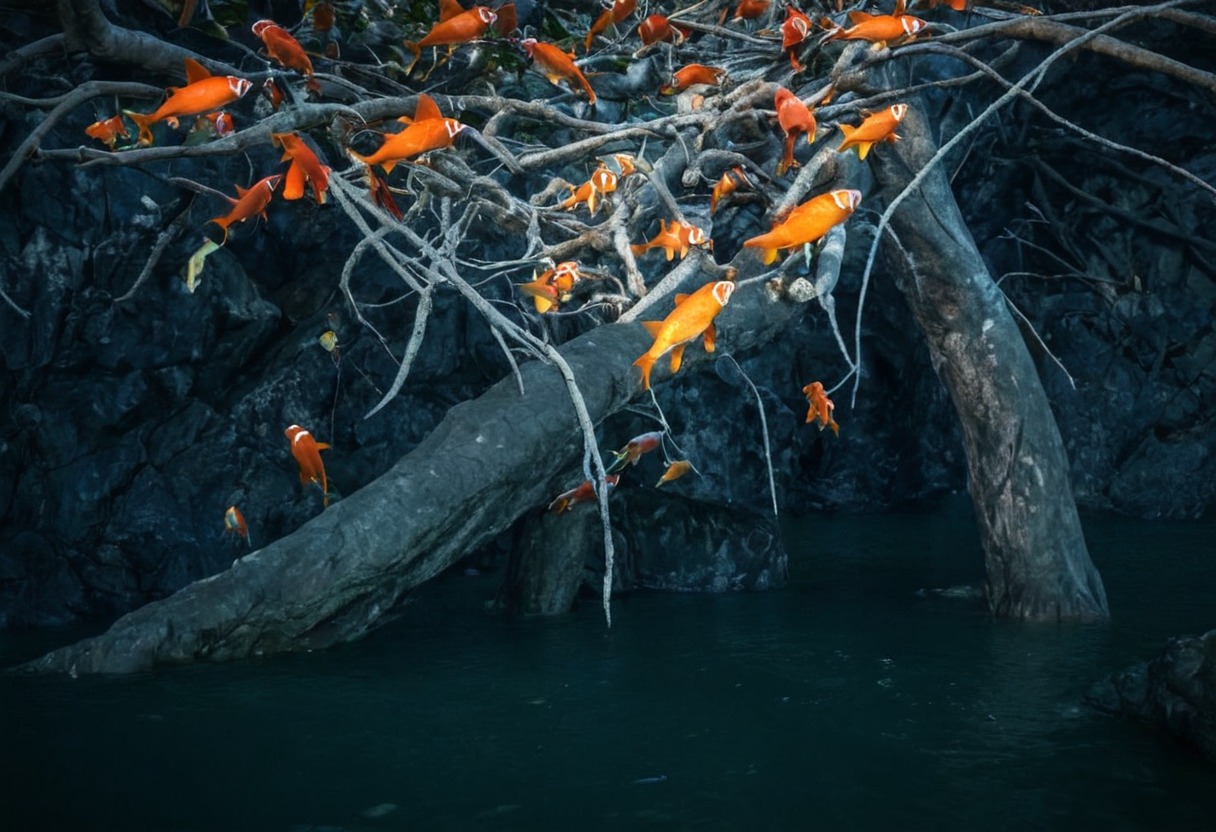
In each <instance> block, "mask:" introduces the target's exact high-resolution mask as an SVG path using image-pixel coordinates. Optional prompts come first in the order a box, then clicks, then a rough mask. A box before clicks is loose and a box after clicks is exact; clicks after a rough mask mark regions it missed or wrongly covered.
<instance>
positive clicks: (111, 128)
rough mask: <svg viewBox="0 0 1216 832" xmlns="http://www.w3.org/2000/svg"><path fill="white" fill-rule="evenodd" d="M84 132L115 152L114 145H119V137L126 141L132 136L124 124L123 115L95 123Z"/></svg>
mask: <svg viewBox="0 0 1216 832" xmlns="http://www.w3.org/2000/svg"><path fill="white" fill-rule="evenodd" d="M84 132H85V135H86V136H89V137H90V138H94V139H97V141H99V142H104V143H105V145H106V147H108V148H110V150H113V149H114V145H115V144H117V143H118V137H119V136H122V137H123V138H124V139H126V138H130V135H131V134H130V133H128V132H127V125H125V124H123V123H122V116H121V115H117V116H112V117H110V118H105V119H102V120H101V121H95V122H93V123H92V124H90V125H89V126H88V127H86V128H84Z"/></svg>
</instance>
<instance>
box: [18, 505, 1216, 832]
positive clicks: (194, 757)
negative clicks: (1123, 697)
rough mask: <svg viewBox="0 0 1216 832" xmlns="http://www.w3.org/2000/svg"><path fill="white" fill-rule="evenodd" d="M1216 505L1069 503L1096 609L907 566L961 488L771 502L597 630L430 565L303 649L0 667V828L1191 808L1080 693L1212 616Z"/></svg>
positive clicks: (1121, 814) (1198, 767)
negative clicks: (945, 495) (1045, 609)
mask: <svg viewBox="0 0 1216 832" xmlns="http://www.w3.org/2000/svg"><path fill="white" fill-rule="evenodd" d="M1214 530H1216V524H1213V523H1210V522H1208V523H1202V524H1188V525H1180V524H1179V525H1174V524H1160V523H1158V524H1149V523H1144V522H1139V521H1131V520H1121V519H1110V518H1088V519H1087V523H1086V534H1087V539H1088V540H1089V544H1090V549H1091V552H1092V554H1093V556H1094V559H1095V561H1096V562H1097V563H1098V566H1099V568H1100V569H1101V570H1102V572H1103V576H1104V578H1105V580H1106V586H1107V590H1108V593H1109V595H1110V601H1111V607H1112V609H1113V611H1114V616H1115V618H1114V621H1113V622H1112V623H1111V624H1110V625H1109V626H1104V627H1103V626H1064V627H1058V626H1043V625H1024V624H1017V623H1011V622H996V621H992V620H990V619H989V618H987V617H986V616H985V614H984V613H983V612H982V611H981V610H980V609H979V608H978V607H977V606H975V602H969V601H966V600H955V599H948V598H943V597H940V596H937V595H934V594H931V593H930V594H927V595H923V596H922V595H918V594H917V590H918V589H923V588H932V587H946V586H952V585H958V584H969V583H976V582H977V581H978V580H979V577H980V571H979V570H980V556H979V551H978V544H977V543H976V540H975V532H974V527H973V525H972V524H971V521H970V515H969V510H968V508H967V506H966V505H965V504H964V503H957V502H956V503H953V504H952V505H951V506H949V507H947V508H946V509H944V510H941V511H937V512H933V513H931V514H899V515H888V516H882V517H830V518H823V517H814V518H808V519H806V520H802V521H796V522H791V523H789V524H788V527H787V532H788V540H789V544H790V553H791V573H792V575H791V582H790V585H789V586H788V587H787V588H786V589H784V590H781V591H777V592H769V593H757V594H746V595H726V596H700V595H667V594H650V593H642V594H635V595H632V596H629V597H626V598H620V599H618V600H617V602H616V604H615V606H614V622H615V623H614V626H613V628H612V630H611V631H606V630H605V628H604V625H603V620H602V617H601V615H600V613H599V610H598V606H597V605H596V604H595V603H593V602H588V603H586V604H583V605H582V606H581V607H580V608H579V610H578V611H576V612H575V613H574V614H573V615H570V616H566V617H564V618H561V619H559V620H556V621H548V622H539V621H526V622H523V621H512V620H507V619H503V618H501V617H499V616H497V615H494V614H489V613H486V612H485V611H484V609H483V604H484V602H485V600H486V599H487V598H489V597H491V596H492V595H493V592H494V589H495V587H496V585H497V581H498V576H497V575H495V574H485V575H481V576H477V577H466V576H463V575H460V574H453V575H450V576H446V577H444V578H442V579H440V580H437V581H434V582H432V583H431V584H429V585H427V586H425V587H423V588H421V589H420V590H419V591H418V592H417V594H416V597H415V601H414V603H412V604H411V605H410V606H408V607H407V608H406V609H405V610H404V612H403V614H402V616H401V618H400V619H399V620H398V621H397V622H395V623H394V624H392V625H391V626H389V627H387V628H385V629H384V630H382V631H380V632H378V633H377V634H375V635H374V636H373V637H372V638H370V639H368V640H366V641H364V642H362V643H359V644H355V645H349V646H346V647H344V648H341V649H337V650H333V651H330V652H326V653H316V654H306V655H298V656H287V657H279V658H275V659H270V660H263V661H252V662H243V663H239V664H229V665H216V666H202V667H185V668H178V669H173V670H168V671H162V672H158V673H156V674H154V675H149V676H145V677H141V678H136V679H118V680H115V679H101V680H98V679H79V680H76V681H71V680H68V679H61V678H55V679H42V678H24V677H7V678H0V767H2V768H0V830H4V832H17V830H38V829H48V830H124V832H135V831H136V830H246V829H249V830H282V832H304V831H305V830H313V832H316V830H321V829H326V830H336V829H342V830H373V829H376V830H378V829H399V830H463V829H471V830H481V829H519V830H576V829H577V830H584V829H710V830H733V829H747V830H768V829H771V830H803V829H883V830H888V829H890V830H902V829H933V830H938V829H941V830H955V829H967V830H988V829H992V830H1003V829H1009V830H1014V829H1017V830H1026V829H1061V830H1084V829H1095V830H1098V829H1100V830H1117V829H1157V830H1159V829H1169V830H1204V829H1213V828H1216V765H1213V764H1209V763H1205V762H1204V761H1203V760H1202V759H1200V758H1199V757H1198V756H1197V755H1195V754H1193V753H1191V752H1189V751H1187V750H1185V749H1183V748H1180V747H1179V746H1178V745H1176V744H1175V743H1174V742H1173V741H1172V740H1170V739H1169V738H1164V737H1161V736H1159V735H1157V734H1156V733H1154V732H1152V731H1150V730H1148V729H1145V728H1142V727H1140V726H1137V725H1133V724H1129V723H1126V722H1123V721H1120V720H1116V719H1112V718H1109V717H1106V716H1103V715H1100V714H1096V713H1094V712H1092V711H1090V710H1089V709H1088V708H1086V707H1085V706H1084V705H1083V704H1082V701H1081V697H1082V694H1083V692H1084V690H1085V689H1086V687H1087V686H1088V685H1089V683H1090V682H1091V681H1093V680H1094V679H1097V678H1099V677H1101V676H1102V675H1103V674H1105V673H1106V672H1108V671H1110V670H1112V669H1116V668H1120V667H1122V666H1123V665H1125V664H1128V663H1130V662H1131V661H1133V660H1135V659H1136V658H1137V657H1146V656H1148V655H1151V654H1152V653H1154V652H1156V651H1157V650H1158V649H1159V648H1160V646H1161V644H1162V643H1163V641H1164V640H1165V638H1167V637H1168V636H1170V635H1175V634H1181V633H1188V632H1200V631H1203V630H1206V629H1210V628H1212V627H1216V604H1213V602H1212V598H1213V597H1214V596H1213V590H1214V589H1216V552H1214V551H1213V548H1212V547H1213V544H1212V543H1211V541H1212V540H1214V539H1216V536H1214V535H1213V531H1214ZM65 637H66V636H65V634H56V635H53V636H50V637H49V638H57V639H59V640H63V639H64V638H65ZM47 639H48V636H47V635H46V634H37V635H28V634H27V635H8V636H0V660H3V661H6V662H10V663H11V662H13V661H17V660H19V659H23V658H27V657H29V656H31V655H32V654H34V653H36V652H37V651H38V650H40V649H42V648H43V647H44V646H47V644H46V641H47ZM384 804H393V806H394V807H395V808H392V807H387V806H385V805H384ZM375 807H380V811H383V812H385V814H383V815H381V816H380V817H365V816H364V813H368V811H369V810H373V809H374V808H375ZM371 814H374V812H372V813H371Z"/></svg>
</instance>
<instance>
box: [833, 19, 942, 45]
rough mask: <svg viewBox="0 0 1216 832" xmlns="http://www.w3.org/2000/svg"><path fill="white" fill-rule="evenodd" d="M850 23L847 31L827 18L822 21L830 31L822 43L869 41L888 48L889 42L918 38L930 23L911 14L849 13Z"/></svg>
mask: <svg viewBox="0 0 1216 832" xmlns="http://www.w3.org/2000/svg"><path fill="white" fill-rule="evenodd" d="M849 22H851V23H852V24H853V25H852V26H851V27H850V28H848V29H845V28H843V27H842V26H837V25H836V24H835V23H833V22H832V21H830V20H827V19H826V18H825V19H824V20H822V21H820V23H821V25H823V26H824V27H825V28H827V29H828V33H827V34H826V35H824V36H823V37H822V38H821V39H820V41H819V42H820V43H827V42H828V41H830V40H868V41H870V42H871V43H873V44H874V45H875V47H876V48H881V47H883V46H886V44H887V43H888V42H889V41H902V40H906V39H911V38H914V37H916V35H917V34H919V33H920V32H923V31H924V30H925V29H926V28H928V26H929V23H928V22H927V21H924V20H921V19H920V18H919V17H913V16H912V15H910V14H901V15H893V14H867V13H866V12H849Z"/></svg>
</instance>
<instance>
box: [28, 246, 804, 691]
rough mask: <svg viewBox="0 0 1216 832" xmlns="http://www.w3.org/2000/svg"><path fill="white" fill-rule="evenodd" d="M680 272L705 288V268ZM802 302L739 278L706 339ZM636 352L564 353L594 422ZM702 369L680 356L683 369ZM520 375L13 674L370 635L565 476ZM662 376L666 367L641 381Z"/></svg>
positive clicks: (564, 412)
mask: <svg viewBox="0 0 1216 832" xmlns="http://www.w3.org/2000/svg"><path fill="white" fill-rule="evenodd" d="M692 256H697V255H692ZM750 262H751V263H754V262H755V259H754V258H750ZM690 273H691V274H693V275H700V277H698V278H696V279H695V280H694V281H693V282H694V283H695V284H699V283H700V282H703V280H704V276H703V275H704V272H703V270H702V271H698V270H696V269H692V270H690ZM675 288H678V287H672V289H673V290H674V289H675ZM802 308H803V307H801V306H799V305H797V304H793V303H789V302H775V301H773V299H772V298H771V297H770V295H769V293H768V292H767V290H765V289H764V288H763V287H762V286H761V285H759V284H752V285H751V286H750V287H748V288H745V289H742V290H740V291H738V292H736V293H735V295H734V297H733V299H732V301H731V304H730V306H729V307H727V308H726V309H725V310H724V311H723V313H722V314H721V315H720V316H719V321H720V322H721V324H720V330H721V332H720V334H719V336H718V343H719V345H720V346H721V347H725V346H727V345H729V348H730V349H731V350H732V351H733V350H744V349H747V348H748V347H751V346H754V345H757V344H760V343H764V342H765V341H767V340H769V339H771V338H772V337H773V336H774V335H776V334H777V333H778V332H779V331H780V330H781V329H782V328H783V327H784V326H785V325H786V324H787V323H788V322H789V321H790V320H791V319H792V318H793V317H795V316H797V315H799V314H801V311H802ZM650 317H656V315H651V316H650ZM659 317H661V315H659ZM649 343H650V338H649V336H648V335H647V334H646V332H645V330H643V328H642V327H641V326H638V325H636V324H609V325H604V326H601V327H599V328H597V329H595V330H594V331H592V332H589V333H587V334H586V335H583V336H581V337H579V338H576V339H574V340H572V341H570V342H569V343H567V344H565V345H563V346H562V348H561V352H562V355H563V356H564V357H565V358H566V360H567V362H569V364H570V367H571V369H572V370H573V372H574V374H575V377H576V379H577V381H578V384H579V387H580V389H581V390H582V393H583V396H584V398H585V400H586V404H587V409H588V411H589V413H590V414H591V417H592V419H593V420H594V421H595V422H597V423H598V422H600V421H601V420H603V419H604V418H606V417H607V416H609V415H611V414H612V413H614V412H616V411H617V410H619V409H621V408H622V407H624V406H625V405H626V404H627V403H628V402H629V401H630V399H632V398H633V397H634V396H635V395H637V393H638V392H639V390H640V387H641V382H640V378H639V374H638V371H637V369H636V368H635V367H634V366H633V365H632V362H633V360H634V359H635V358H636V357H637V356H638V355H640V354H641V353H642V352H643V351H644V350H645V349H646V347H647V346H648V345H649ZM705 360H706V355H705V353H704V352H703V351H702V350H701V349H700V347H699V346H697V347H692V348H690V349H689V350H688V352H687V354H686V356H685V362H684V369H682V370H681V372H682V373H688V372H693V371H694V369H693V368H694V367H695V365H697V364H699V363H702V362H704V361H705ZM521 375H522V378H523V382H524V386H525V395H522V396H521V395H520V393H519V389H518V385H517V383H516V380H515V379H514V378H507V379H504V380H503V381H502V382H500V383H499V384H498V385H496V386H495V387H493V388H491V389H490V390H489V391H488V392H486V393H485V394H484V395H482V396H481V397H480V398H478V399H475V400H473V401H470V402H464V403H462V404H459V405H457V406H456V407H453V408H452V409H451V410H450V411H449V412H448V414H447V416H445V417H444V419H443V421H442V422H440V424H439V425H438V427H436V428H435V430H434V431H433V432H432V433H431V434H430V435H429V436H427V438H426V439H425V440H423V441H422V443H420V444H419V445H418V447H417V448H415V449H414V450H413V451H411V452H410V453H409V454H407V455H406V456H405V457H404V458H402V459H401V461H399V462H398V463H397V464H396V465H395V466H393V468H392V469H390V470H389V471H388V472H387V473H386V474H384V475H383V476H382V477H380V478H379V479H377V480H375V481H373V482H371V483H369V484H368V485H367V486H365V487H364V488H362V489H360V490H359V491H357V492H355V493H354V494H352V495H351V496H349V497H347V498H346V499H344V500H341V501H340V502H337V503H335V504H334V505H332V506H330V507H329V508H328V509H326V510H325V511H324V512H323V513H322V514H320V515H319V516H318V517H316V518H314V519H313V520H311V521H309V522H308V523H306V524H305V525H304V526H302V527H301V528H300V529H298V530H297V531H295V532H294V533H292V534H290V535H288V536H286V537H283V538H281V539H279V540H276V541H275V542H274V543H271V544H270V545H269V546H266V547H265V548H263V549H261V550H259V551H257V552H254V553H253V554H251V555H249V556H248V557H245V558H242V559H241V560H240V561H238V562H237V563H235V564H234V565H233V566H232V568H231V569H228V570H227V571H225V572H221V573H219V574H217V575H213V576H211V577H209V578H206V579H204V580H201V581H198V582H196V583H193V584H190V585H189V586H186V587H184V588H183V589H182V590H180V591H179V592H177V593H176V594H174V595H173V596H171V597H169V598H166V599H164V600H162V601H157V602H154V603H151V604H148V605H146V606H144V607H141V608H140V609H138V610H135V611H134V612H132V613H130V614H128V615H126V616H124V617H123V618H121V619H119V620H118V621H117V622H116V623H115V624H114V625H113V626H112V627H111V628H110V630H109V631H107V632H106V633H104V634H102V635H100V636H98V637H96V638H92V639H88V640H85V641H83V642H80V643H78V644H75V645H71V646H68V647H64V648H62V649H59V650H56V651H54V652H52V653H49V654H48V655H46V656H44V657H42V658H41V659H38V660H36V661H34V662H31V663H29V664H28V665H25V668H26V669H28V670H34V671H51V672H56V671H58V672H69V673H128V672H135V671H140V670H147V669H149V668H151V667H153V666H155V665H157V664H160V663H166V662H182V661H191V660H197V659H216V660H219V659H233V658H241V657H247V656H252V655H262V654H269V653H276V652H285V651H293V650H307V649H314V648H323V647H327V646H329V645H332V644H336V643H339V642H343V641H351V640H354V639H357V638H359V637H360V636H362V635H364V634H365V633H367V632H368V631H370V630H372V629H374V628H376V627H377V626H379V625H380V624H382V623H384V621H385V619H386V616H388V615H389V614H390V613H391V611H392V609H393V607H394V606H395V605H396V604H398V603H399V602H400V601H401V599H402V597H403V596H404V595H405V594H406V592H408V591H409V590H410V589H411V588H412V587H415V586H417V585H418V584H421V583H422V582H423V581H426V580H427V579H428V578H431V577H433V576H434V575H436V574H438V573H439V572H440V571H442V570H443V569H445V568H447V567H448V566H450V565H452V564H453V563H455V562H456V560H458V559H459V558H460V557H462V556H463V555H465V554H466V553H467V552H469V551H470V550H472V549H475V548H476V547H478V546H480V545H482V544H484V543H485V542H486V541H488V540H489V539H490V538H492V537H493V536H494V535H496V534H498V533H499V532H501V531H502V530H503V529H505V528H507V527H508V526H509V525H510V524H511V523H513V522H514V521H515V520H516V519H517V518H518V517H519V516H520V515H522V514H523V513H524V512H526V511H530V510H536V509H537V508H539V507H543V506H545V505H546V504H547V503H548V501H549V500H551V499H552V498H553V496H554V495H555V494H557V493H558V492H560V491H563V490H565V489H566V488H568V487H569V486H570V480H571V479H574V478H576V477H577V476H578V474H577V463H578V460H579V459H581V457H582V453H581V450H582V435H581V432H580V430H579V427H578V423H577V421H576V418H575V414H574V408H573V406H572V405H571V403H570V399H569V396H568V395H567V392H566V388H565V385H564V382H563V381H562V379H561V376H560V374H559V373H558V371H557V369H556V368H554V367H553V366H551V365H547V364H541V363H538V362H533V363H531V364H527V365H525V366H523V367H522V368H521ZM666 378H668V374H667V372H666V370H665V362H664V368H663V369H661V368H658V367H656V371H655V374H654V377H653V380H654V383H655V384H656V385H657V384H661V383H662V382H663V381H664V380H665V379H666ZM597 525H598V524H597ZM596 533H597V535H598V534H599V531H598V529H597V532H596Z"/></svg>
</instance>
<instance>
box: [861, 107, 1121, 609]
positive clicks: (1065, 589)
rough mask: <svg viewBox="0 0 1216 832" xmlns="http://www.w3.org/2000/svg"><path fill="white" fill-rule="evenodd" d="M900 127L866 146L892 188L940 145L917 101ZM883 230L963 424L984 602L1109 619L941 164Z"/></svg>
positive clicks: (1016, 349)
mask: <svg viewBox="0 0 1216 832" xmlns="http://www.w3.org/2000/svg"><path fill="white" fill-rule="evenodd" d="M899 132H900V135H901V136H903V140H902V141H900V142H899V143H898V144H896V145H894V146H891V145H882V146H881V148H879V149H878V152H876V153H875V154H874V156H875V157H877V158H876V160H875V164H874V173H875V176H876V177H877V178H878V180H879V182H880V183H881V184H882V185H883V186H885V187H886V188H887V189H888V196H891V197H893V196H894V195H895V194H896V193H898V192H899V191H900V190H902V188H903V187H904V186H905V185H907V183H908V182H910V181H911V179H912V177H913V176H915V175H916V173H917V172H918V171H919V170H921V169H922V168H923V167H924V166H925V163H926V162H927V161H928V160H929V159H930V157H932V156H933V154H934V152H935V151H936V147H935V146H934V143H933V140H932V138H931V136H932V133H931V132H930V129H929V126H928V124H926V122H925V120H924V118H923V117H922V116H921V112H920V108H918V107H917V106H915V105H914V106H913V107H912V108H910V110H909V113H908V116H907V117H906V118H905V119H904V121H903V123H902V125H901V129H900V131H899ZM891 228H892V230H893V231H894V232H895V234H896V236H897V237H898V239H899V245H900V247H901V248H902V250H903V251H902V252H899V253H898V256H899V257H900V258H903V257H905V256H906V257H907V258H909V259H910V261H911V262H910V263H908V264H907V266H906V270H905V271H902V272H901V277H900V278H899V282H900V289H901V291H902V292H903V293H904V295H905V296H906V297H907V298H908V303H909V304H910V305H911V307H912V312H913V314H914V315H915V316H916V320H917V322H918V323H919V325H920V328H921V330H922V331H923V332H924V333H925V337H926V339H927V340H928V343H929V350H930V353H931V355H932V357H933V362H934V366H935V368H936V369H937V373H938V376H939V377H940V378H941V380H942V382H943V383H944V384H945V385H946V388H947V390H948V391H949V393H950V398H951V399H952V401H953V402H954V406H955V409H956V410H957V411H958V415H959V419H960V421H961V422H962V428H963V437H964V442H965V445H966V450H967V464H968V470H969V477H970V488H971V499H972V500H973V502H974V503H975V511H976V515H977V517H978V520H979V527H980V537H981V540H982V543H983V546H984V553H985V559H986V566H987V572H988V581H987V586H986V589H985V594H986V597H987V600H988V606H989V608H990V609H991V610H992V612H993V613H994V614H996V615H1000V616H1008V617H1016V618H1027V619H1105V618H1107V617H1108V615H1109V613H1108V611H1107V606H1106V592H1105V590H1104V589H1103V587H1102V579H1101V577H1100V576H1099V575H1098V571H1097V570H1096V569H1095V568H1094V565H1093V563H1092V561H1090V559H1089V553H1088V551H1087V550H1086V547H1085V538H1084V536H1083V535H1082V533H1081V524H1080V520H1079V519H1078V517H1077V509H1076V503H1075V502H1074V500H1073V495H1072V486H1071V484H1070V482H1069V478H1068V458H1067V456H1066V454H1065V453H1064V444H1063V442H1062V441H1061V439H1060V432H1059V429H1058V428H1057V426H1056V421H1055V416H1054V415H1053V414H1052V412H1051V408H1050V407H1049V405H1048V402H1047V396H1046V394H1045V393H1044V391H1043V386H1042V384H1041V383H1040V382H1039V377H1038V373H1037V371H1036V368H1035V365H1034V362H1033V361H1032V359H1031V357H1030V353H1029V352H1028V350H1027V349H1026V344H1025V342H1024V341H1023V340H1022V335H1021V332H1020V331H1019V329H1018V326H1017V323H1016V322H1015V321H1014V319H1013V316H1012V314H1011V313H1010V311H1009V308H1008V307H1007V305H1006V303H1005V299H1004V296H1003V295H1002V293H1001V291H1000V289H999V288H998V287H997V286H996V284H995V283H994V282H993V280H992V277H991V275H990V274H989V272H988V269H987V267H986V266H985V264H984V261H983V259H982V258H981V256H980V253H979V250H978V249H977V248H976V245H975V241H974V240H973V239H972V237H971V234H970V232H969V231H968V230H967V226H966V224H965V223H964V222H963V218H962V216H961V214H960V212H959V209H958V205H957V203H956V202H955V200H954V195H953V193H952V192H951V190H950V185H949V183H948V182H947V180H946V176H945V173H944V172H943V169H942V167H941V166H938V167H937V168H936V169H935V170H934V171H933V172H932V173H931V174H930V175H929V176H928V177H927V178H926V179H925V180H924V182H923V183H922V184H921V186H920V188H919V190H918V191H917V192H916V193H913V194H911V195H910V196H909V197H908V198H907V199H906V200H904V202H903V203H902V204H901V205H900V206H899V207H898V208H897V209H896V211H895V213H894V214H893V215H892V217H891ZM885 244H886V241H884V245H885ZM892 249H893V250H894V249H895V247H892ZM927 427H929V426H927ZM930 429H931V428H930Z"/></svg>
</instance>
